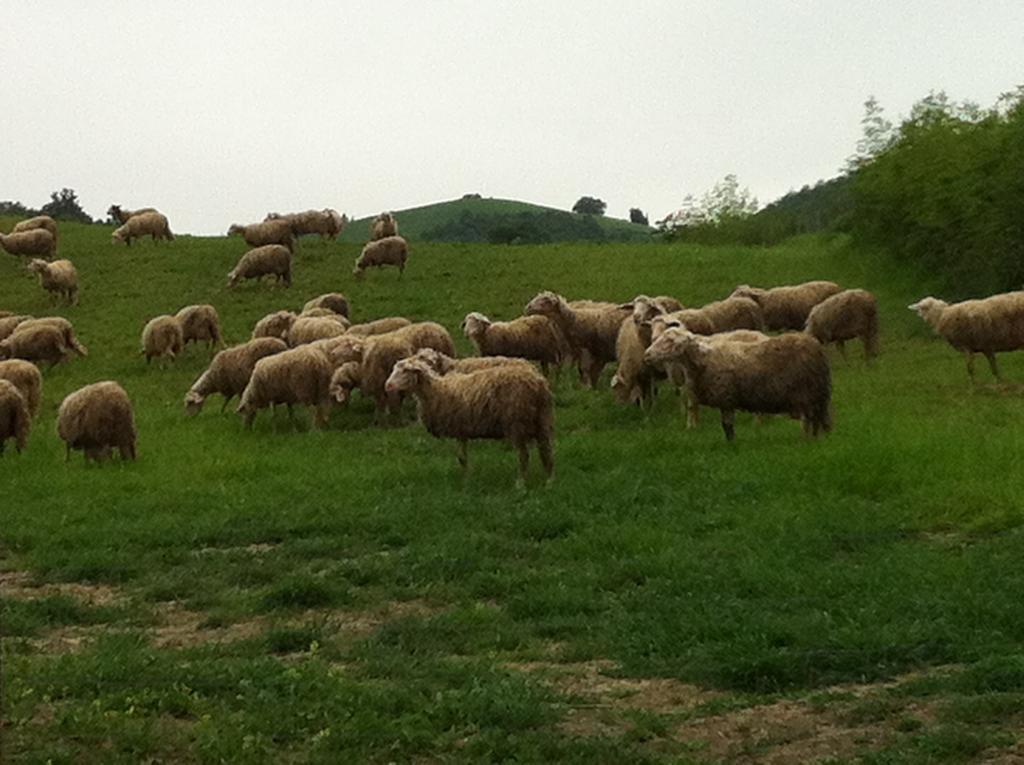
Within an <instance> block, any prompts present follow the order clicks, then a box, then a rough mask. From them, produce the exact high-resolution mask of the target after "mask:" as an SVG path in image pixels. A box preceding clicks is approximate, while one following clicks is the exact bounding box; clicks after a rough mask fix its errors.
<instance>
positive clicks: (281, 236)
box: [228, 218, 295, 252]
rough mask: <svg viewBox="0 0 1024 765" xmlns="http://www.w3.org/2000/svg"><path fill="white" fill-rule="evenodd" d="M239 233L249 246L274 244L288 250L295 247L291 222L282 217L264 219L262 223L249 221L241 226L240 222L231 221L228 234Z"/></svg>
mask: <svg viewBox="0 0 1024 765" xmlns="http://www.w3.org/2000/svg"><path fill="white" fill-rule="evenodd" d="M235 234H241V236H242V239H244V240H245V241H246V243H247V244H248V245H249V246H250V247H257V248H259V247H264V246H267V245H271V244H276V245H279V246H281V247H284V248H286V249H287V250H288V251H289V252H291V251H293V250H294V249H295V236H294V235H293V234H292V227H291V224H290V223H289V222H288V221H287V220H284V219H283V218H277V219H275V220H265V221H263V222H262V223H250V224H249V225H248V226H243V225H241V224H240V223H232V224H231V227H230V228H229V229H228V236H234V235H235Z"/></svg>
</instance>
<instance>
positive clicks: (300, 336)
mask: <svg viewBox="0 0 1024 765" xmlns="http://www.w3.org/2000/svg"><path fill="white" fill-rule="evenodd" d="M344 321H345V320H344V318H343V317H341V316H331V317H326V316H299V317H298V318H297V319H296V320H295V321H294V322H293V323H292V326H291V329H289V330H288V338H287V340H288V345H289V346H290V347H292V348H294V347H295V346H297V345H305V344H306V343H312V342H314V341H315V340H326V339H327V338H330V337H337V336H338V335H344V334H345V330H346V329H347V328H348V326H347V325H346V324H345V323H344Z"/></svg>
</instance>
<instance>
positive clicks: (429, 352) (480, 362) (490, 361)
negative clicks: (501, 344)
mask: <svg viewBox="0 0 1024 765" xmlns="http://www.w3.org/2000/svg"><path fill="white" fill-rule="evenodd" d="M414 357H415V358H417V359H421V360H423V361H425V362H427V363H428V364H429V365H430V368H431V369H433V370H434V371H435V372H437V373H438V374H439V375H446V374H463V375H464V374H469V373H470V372H479V371H480V370H481V369H494V368H495V367H503V366H507V365H509V364H511V365H513V366H515V365H519V366H524V367H529V368H530V369H535V368H536V367H534V366H533V364H531V363H530V362H529V361H527V360H526V359H520V358H514V357H510V356H470V357H469V358H465V359H455V358H452V357H451V356H449V355H447V354H444V353H441V352H440V351H435V350H434V349H433V348H420V349H419V350H418V351H416V353H415V354H414Z"/></svg>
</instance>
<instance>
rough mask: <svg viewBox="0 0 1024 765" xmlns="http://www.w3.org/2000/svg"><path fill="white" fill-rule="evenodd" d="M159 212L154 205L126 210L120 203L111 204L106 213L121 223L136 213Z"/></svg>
mask: <svg viewBox="0 0 1024 765" xmlns="http://www.w3.org/2000/svg"><path fill="white" fill-rule="evenodd" d="M155 212H160V211H159V210H157V209H156V208H155V207H140V208H139V209H138V210H126V209H124V208H122V207H121V206H120V205H111V206H110V209H108V210H107V215H109V216H110V217H111V218H113V219H114V220H116V221H117V222H118V223H120V224H121V225H124V224H125V223H127V222H128V221H129V220H130V219H132V218H134V217H135V216H136V215H144V214H145V213H155Z"/></svg>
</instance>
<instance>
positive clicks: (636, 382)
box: [611, 319, 663, 408]
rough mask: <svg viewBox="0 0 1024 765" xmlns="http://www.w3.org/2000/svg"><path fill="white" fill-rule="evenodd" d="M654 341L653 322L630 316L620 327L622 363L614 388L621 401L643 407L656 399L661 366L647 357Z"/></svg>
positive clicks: (618, 347)
mask: <svg viewBox="0 0 1024 765" xmlns="http://www.w3.org/2000/svg"><path fill="white" fill-rule="evenodd" d="M650 344H651V323H650V322H649V321H636V320H635V319H627V320H626V321H623V322H622V325H621V326H620V327H619V335H618V337H617V338H616V340H615V358H616V359H617V361H618V363H619V366H618V369H617V370H616V371H615V374H614V375H613V376H612V382H611V388H612V391H613V392H614V393H615V399H616V401H618V402H619V403H620V404H626V403H630V404H637V405H639V406H640V407H641V408H643V407H644V406H645V405H648V404H651V403H652V402H653V401H654V384H655V381H656V378H657V377H658V376H659V375H663V373H662V372H661V371H660V369H658V368H656V367H655V366H653V365H651V364H649V363H647V362H646V361H645V360H644V351H646V350H647V346H648V345H650Z"/></svg>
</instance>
